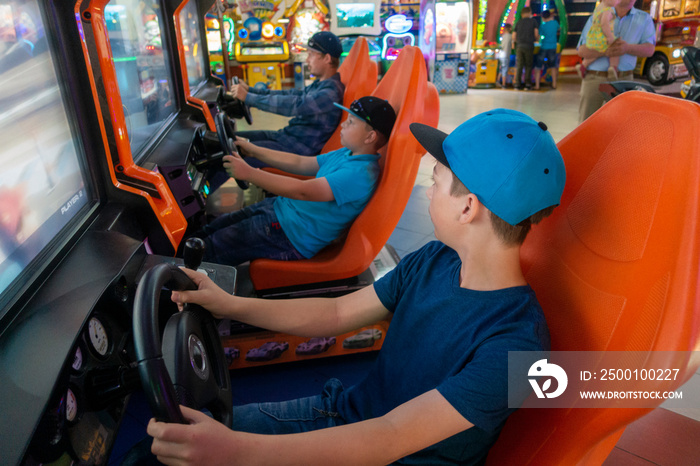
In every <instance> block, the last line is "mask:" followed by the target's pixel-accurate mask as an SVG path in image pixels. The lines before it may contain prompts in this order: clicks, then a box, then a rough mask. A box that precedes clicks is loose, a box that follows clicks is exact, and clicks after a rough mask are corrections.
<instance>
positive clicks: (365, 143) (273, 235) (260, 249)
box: [197, 96, 396, 265]
mask: <svg viewBox="0 0 700 466" xmlns="http://www.w3.org/2000/svg"><path fill="white" fill-rule="evenodd" d="M335 105H336V106H337V107H338V109H343V110H346V111H347V112H348V113H350V115H349V116H348V118H347V119H346V120H345V122H343V124H342V129H341V132H340V142H341V144H342V145H343V148H342V149H339V150H336V151H332V152H329V153H327V154H321V155H319V156H318V157H303V156H300V155H297V154H292V153H289V152H282V151H276V150H272V149H267V148H264V147H260V146H257V145H254V144H252V143H250V142H246V141H240V140H239V141H236V144H237V145H238V147H239V148H240V149H241V152H242V153H243V155H246V156H248V158H247V159H246V160H243V159H242V158H241V157H240V156H239V155H234V156H230V155H229V156H226V157H224V168H225V169H226V171H227V172H228V174H229V175H230V176H232V177H234V178H236V179H239V180H246V181H250V182H251V183H255V185H256V186H259V187H260V188H262V189H264V190H266V191H268V192H271V193H273V194H276V195H277V197H271V198H267V199H265V200H263V201H260V202H258V203H256V204H253V205H251V206H249V207H247V208H245V209H242V210H239V211H236V212H232V213H229V214H224V215H222V216H220V217H218V218H217V219H216V220H214V221H213V222H211V223H210V224H208V225H206V226H205V227H204V228H203V229H202V231H201V233H200V234H199V235H197V236H201V237H202V238H203V239H204V244H205V246H206V248H205V251H204V260H206V261H208V262H215V263H219V264H227V265H238V264H241V263H243V262H246V261H249V260H252V259H257V258H261V257H265V258H268V259H277V260H299V259H304V258H310V257H313V256H314V255H316V253H317V252H318V251H320V250H321V249H323V248H324V247H325V246H327V245H328V244H329V243H330V242H331V241H333V240H335V239H336V238H338V237H339V236H340V235H341V234H342V233H343V231H345V229H346V228H347V227H348V226H349V225H350V224H351V223H352V221H353V220H354V219H355V217H357V215H358V214H359V213H360V212H362V209H364V207H365V205H367V202H368V201H369V199H370V197H371V196H372V193H373V192H374V188H375V187H376V185H377V181H378V179H379V163H378V161H379V154H378V153H377V151H378V150H379V149H380V148H381V147H382V146H384V144H386V142H387V141H388V140H389V136H390V135H391V130H392V128H393V127H394V122H395V121H396V113H395V112H394V109H393V108H392V107H391V105H390V104H389V102H387V101H386V100H384V99H380V98H378V97H371V96H368V97H361V98H359V99H357V100H355V101H354V102H353V103H352V104H351V105H350V108H345V107H342V106H340V105H338V104H335ZM250 157H253V158H255V159H257V160H260V161H261V162H264V163H265V164H267V165H270V166H272V167H275V168H279V169H281V170H284V171H286V172H289V173H294V174H297V175H306V176H313V177H314V178H312V179H309V180H300V179H297V178H293V177H289V176H284V175H277V174H274V173H270V172H267V171H264V170H259V169H257V168H253V167H252V166H251V165H249V164H248V163H247V161H249V160H251V159H250Z"/></svg>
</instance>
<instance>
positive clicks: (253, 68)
mask: <svg viewBox="0 0 700 466" xmlns="http://www.w3.org/2000/svg"><path fill="white" fill-rule="evenodd" d="M279 4H280V1H276V2H248V1H241V2H239V3H238V11H239V15H240V18H241V20H238V21H236V33H235V34H236V39H235V41H234V55H235V58H236V61H237V62H238V63H241V64H242V68H243V77H244V80H245V81H246V82H247V83H248V84H249V85H250V86H259V87H263V88H264V89H273V90H280V89H282V88H283V87H285V86H284V84H285V79H286V78H287V73H286V72H285V65H286V64H287V63H286V62H287V61H288V60H289V42H287V39H286V35H287V30H286V28H285V26H284V25H283V24H282V23H280V22H279V21H278V19H279V18H280V17H281V15H282V13H284V10H283V9H281V8H279Z"/></svg>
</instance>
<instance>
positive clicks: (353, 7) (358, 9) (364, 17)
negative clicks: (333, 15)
mask: <svg viewBox="0 0 700 466" xmlns="http://www.w3.org/2000/svg"><path fill="white" fill-rule="evenodd" d="M336 8H337V12H338V16H337V19H338V27H341V28H360V27H372V26H374V9H375V8H376V5H375V4H374V3H338V4H337V5H336Z"/></svg>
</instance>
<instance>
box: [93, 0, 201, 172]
mask: <svg viewBox="0 0 700 466" xmlns="http://www.w3.org/2000/svg"><path fill="white" fill-rule="evenodd" d="M161 10H162V9H161V8H160V5H159V4H158V2H155V1H153V0H146V1H143V0H116V1H112V2H110V3H109V4H108V5H107V6H106V8H105V21H106V23H107V34H108V36H109V43H110V46H111V48H112V56H113V59H114V67H115V69H116V73H117V81H118V83H119V93H120V94H121V99H122V108H123V110H124V118H125V120H126V126H127V132H128V134H129V142H130V144H131V153H132V155H133V157H134V160H136V161H138V159H139V158H140V157H139V154H140V153H141V151H142V150H143V149H144V148H145V146H146V145H147V144H148V143H149V142H150V141H151V140H152V139H153V137H154V135H155V134H157V133H158V130H159V129H160V128H161V126H162V125H163V123H164V122H165V121H166V120H167V119H168V118H169V117H170V116H171V115H172V114H173V113H174V112H175V111H176V108H175V101H174V100H173V95H172V85H171V83H172V79H173V78H172V76H173V73H172V68H171V59H170V57H169V51H168V49H167V48H165V49H164V48H163V40H162V30H161V28H162V25H163V24H164V23H163V19H162V18H161ZM193 45H194V44H193ZM198 48H201V47H199V46H198ZM193 64H194V67H195V69H196V67H197V64H196V62H193ZM188 70H189V68H188Z"/></svg>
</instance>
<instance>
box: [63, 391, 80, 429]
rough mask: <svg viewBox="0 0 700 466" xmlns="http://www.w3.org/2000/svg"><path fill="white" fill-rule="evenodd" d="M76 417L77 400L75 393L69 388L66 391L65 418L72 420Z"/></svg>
mask: <svg viewBox="0 0 700 466" xmlns="http://www.w3.org/2000/svg"><path fill="white" fill-rule="evenodd" d="M77 417H78V400H77V399H76V398H75V393H73V390H71V389H70V388H69V389H68V392H66V420H67V421H68V422H74V421H75V419H76V418H77Z"/></svg>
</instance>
